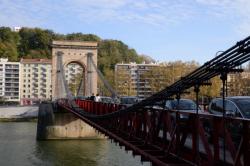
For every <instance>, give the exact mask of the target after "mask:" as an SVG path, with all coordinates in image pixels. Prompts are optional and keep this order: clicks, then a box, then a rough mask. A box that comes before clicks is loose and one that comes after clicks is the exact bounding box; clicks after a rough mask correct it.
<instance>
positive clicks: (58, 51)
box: [52, 41, 97, 99]
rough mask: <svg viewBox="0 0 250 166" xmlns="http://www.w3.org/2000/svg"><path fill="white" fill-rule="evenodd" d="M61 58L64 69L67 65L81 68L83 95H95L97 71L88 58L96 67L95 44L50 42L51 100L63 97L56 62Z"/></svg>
mask: <svg viewBox="0 0 250 166" xmlns="http://www.w3.org/2000/svg"><path fill="white" fill-rule="evenodd" d="M59 56H61V58H62V63H63V66H64V68H65V67H66V66H67V65H68V64H69V63H78V64H79V65H80V66H82V68H83V72H84V73H83V81H84V94H83V95H85V96H90V95H91V94H92V93H94V94H96V93H97V71H95V69H94V66H93V64H92V63H91V60H90V59H89V58H92V59H93V62H94V64H95V65H97V42H78V41H53V42H52V98H53V99H57V98H61V97H63V96H64V94H62V93H64V91H63V89H62V88H63V87H62V86H61V81H62V80H60V77H59V76H58V75H59V73H60V71H59V70H58V64H57V60H58V57H59Z"/></svg>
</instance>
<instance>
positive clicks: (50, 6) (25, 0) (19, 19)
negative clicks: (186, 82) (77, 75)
mask: <svg viewBox="0 0 250 166" xmlns="http://www.w3.org/2000/svg"><path fill="white" fill-rule="evenodd" d="M0 26H10V27H14V26H22V27H41V28H47V29H51V30H53V31H55V32H58V33H64V34H66V33H73V32H82V33H93V34H96V35H98V36H100V37H101V38H103V39H117V40H121V41H123V42H125V43H126V44H128V45H129V47H131V48H134V49H136V50H137V52H138V53H139V54H146V55H149V56H151V57H152V58H154V59H156V60H158V61H160V62H162V61H173V60H183V61H191V60H195V61H198V62H199V63H201V64H203V63H204V62H206V61H208V60H210V59H211V58H213V57H214V56H215V54H216V52H217V51H223V50H226V49H227V48H229V47H231V46H232V45H234V44H235V43H236V42H237V41H239V40H241V39H243V38H245V37H247V36H248V35H249V34H250V33H249V32H250V0H0Z"/></svg>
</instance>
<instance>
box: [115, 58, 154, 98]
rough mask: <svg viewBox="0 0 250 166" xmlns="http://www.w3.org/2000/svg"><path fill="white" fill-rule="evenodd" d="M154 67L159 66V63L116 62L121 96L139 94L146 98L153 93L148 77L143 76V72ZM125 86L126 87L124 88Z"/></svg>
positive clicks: (117, 85) (117, 84) (117, 86)
mask: <svg viewBox="0 0 250 166" xmlns="http://www.w3.org/2000/svg"><path fill="white" fill-rule="evenodd" d="M154 67H159V64H156V63H151V64H144V63H143V64H136V63H127V64H123V63H120V64H116V65H115V75H116V89H117V91H118V94H119V95H121V96H131V95H132V96H137V97H140V98H146V97H149V96H150V95H152V94H153V93H154V92H153V91H152V89H151V87H150V85H149V83H148V81H147V79H150V78H145V76H144V77H142V75H143V73H144V72H146V71H149V70H151V69H152V68H154ZM122 87H125V88H122Z"/></svg>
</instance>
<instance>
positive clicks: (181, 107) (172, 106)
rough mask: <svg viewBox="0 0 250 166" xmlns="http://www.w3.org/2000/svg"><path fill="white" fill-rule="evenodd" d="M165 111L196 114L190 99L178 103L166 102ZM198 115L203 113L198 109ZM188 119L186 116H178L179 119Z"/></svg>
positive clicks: (173, 101)
mask: <svg viewBox="0 0 250 166" xmlns="http://www.w3.org/2000/svg"><path fill="white" fill-rule="evenodd" d="M165 109H166V110H178V111H181V112H192V113H196V109H197V105H196V103H195V102H194V101H193V100H191V99H180V100H179V102H178V100H167V101H166V104H165ZM198 113H204V111H203V110H201V109H200V108H199V107H198ZM188 117H189V116H188V115H187V114H180V118H181V119H188Z"/></svg>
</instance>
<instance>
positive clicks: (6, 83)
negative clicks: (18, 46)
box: [0, 58, 20, 102]
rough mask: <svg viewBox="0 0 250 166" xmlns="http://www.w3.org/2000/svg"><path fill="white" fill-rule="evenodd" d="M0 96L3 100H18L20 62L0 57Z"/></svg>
mask: <svg viewBox="0 0 250 166" xmlns="http://www.w3.org/2000/svg"><path fill="white" fill-rule="evenodd" d="M0 98H2V99H3V100H5V101H10V102H19V101H20V63H19V62H9V61H8V59H6V58H0Z"/></svg>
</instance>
